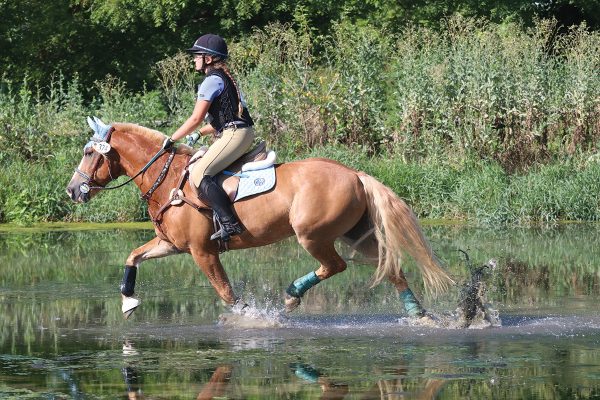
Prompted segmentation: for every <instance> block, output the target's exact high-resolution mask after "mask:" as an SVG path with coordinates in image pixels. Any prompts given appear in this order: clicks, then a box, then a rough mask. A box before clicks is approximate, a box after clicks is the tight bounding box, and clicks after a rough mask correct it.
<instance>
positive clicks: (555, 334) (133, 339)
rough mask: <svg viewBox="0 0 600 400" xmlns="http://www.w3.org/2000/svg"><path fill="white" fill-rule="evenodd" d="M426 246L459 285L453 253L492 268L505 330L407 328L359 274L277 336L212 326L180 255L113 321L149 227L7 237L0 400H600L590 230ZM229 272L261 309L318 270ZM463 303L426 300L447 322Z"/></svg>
mask: <svg viewBox="0 0 600 400" xmlns="http://www.w3.org/2000/svg"><path fill="white" fill-rule="evenodd" d="M426 234H427V235H428V236H429V237H430V238H432V244H433V247H434V248H435V250H436V253H437V254H438V255H439V256H440V257H441V258H442V259H444V260H446V261H447V263H448V268H449V269H450V271H451V273H452V274H453V276H455V277H457V279H458V280H459V281H461V282H466V281H467V280H468V279H470V278H472V275H471V271H470V270H469V268H467V266H466V265H465V262H464V259H463V258H462V256H461V253H460V252H459V251H458V249H464V250H468V253H469V255H470V257H471V259H472V260H473V262H474V264H477V265H481V264H482V263H484V262H486V261H487V260H489V259H490V258H492V257H493V258H497V260H498V264H497V268H496V269H495V270H494V271H493V272H491V274H490V276H489V277H487V278H486V283H487V298H488V299H489V300H490V301H491V302H492V303H493V304H494V306H495V307H494V308H497V309H498V310H499V311H500V315H501V317H502V321H503V326H502V327H499V328H494V329H489V330H483V331H471V330H468V331H466V330H465V331H462V330H432V329H430V328H424V327H412V326H410V325H409V324H407V323H405V319H404V314H403V313H402V311H401V310H402V307H401V304H400V302H399V300H398V299H397V297H396V294H395V291H394V288H392V287H389V286H387V285H381V286H378V287H377V288H375V289H373V290H371V289H368V283H369V280H370V278H371V275H372V270H371V269H370V268H362V267H360V266H357V265H356V264H351V266H350V267H349V268H348V270H346V271H345V272H344V273H343V274H340V275H338V276H336V277H335V278H334V279H332V280H330V281H327V282H325V283H324V284H323V285H322V286H321V285H319V286H317V287H315V289H314V291H313V292H310V293H309V294H307V296H306V297H305V299H304V302H303V305H302V306H301V307H300V309H299V310H298V312H297V313H293V314H291V315H290V316H289V318H287V319H286V320H285V321H284V323H283V324H282V326H281V327H279V328H277V329H275V328H273V327H271V326H264V327H261V328H260V329H250V328H248V327H244V328H240V327H235V326H222V325H218V324H217V321H218V319H219V316H220V315H222V314H223V312H224V311H225V309H224V308H223V306H222V305H221V304H220V301H219V300H218V299H217V297H216V296H215V294H214V292H213V290H212V288H211V287H210V285H209V284H208V282H207V281H206V279H205V278H204V276H203V275H202V274H201V273H200V272H199V271H198V270H197V268H196V267H195V265H194V264H193V261H192V260H191V259H190V258H189V257H188V256H185V255H182V256H176V257H169V258H167V259H163V260H157V261H152V262H148V263H147V264H144V266H143V267H142V268H141V270H140V271H139V276H138V289H139V294H140V297H141V299H142V301H143V304H144V306H143V307H142V308H141V309H140V310H139V313H138V314H137V315H135V316H134V317H133V319H132V320H130V321H123V319H122V316H121V312H120V298H119V294H118V293H119V289H118V284H119V282H120V279H121V275H122V268H123V262H124V259H125V257H126V256H127V255H128V254H129V251H130V250H131V249H132V248H134V247H137V246H138V245H139V244H140V243H143V242H145V241H147V240H148V239H150V238H151V237H152V236H153V233H152V232H151V231H143V230H142V231H88V232H44V233H30V234H29V233H18V234H9V233H0V371H2V373H1V374H0V398H11V397H14V398H25V397H30V398H109V399H113V398H119V397H121V398H127V397H131V398H142V397H144V396H145V397H146V398H169V399H176V398H186V399H187V398H209V397H211V396H212V397H220V396H222V397H228V398H248V397H253V398H290V397H291V398H346V399H355V398H375V399H379V398H384V399H394V398H398V399H400V398H580V399H586V398H598V397H600V383H599V382H600V362H599V361H598V360H600V350H599V347H598V342H599V341H600V317H598V316H597V301H598V288H599V287H600V277H599V275H598V271H597V266H598V265H600V243H597V242H600V233H599V232H598V227H596V226H595V225H577V226H572V225H571V226H561V227H558V228H557V229H555V230H551V231H544V230H539V229H530V230H522V229H519V230H504V231H503V230H489V231H487V230H480V229H473V228H468V227H467V228H464V227H463V228H455V227H439V226H434V227H431V226H430V227H426ZM223 259H224V263H225V265H226V268H227V271H228V273H229V274H230V278H231V280H232V282H233V283H234V285H235V287H236V290H237V291H238V292H239V293H241V294H243V295H244V298H245V299H246V300H247V301H248V302H249V303H251V304H252V305H253V307H254V308H255V309H256V310H266V311H272V310H278V309H281V308H282V293H283V291H284V289H285V288H286V287H287V285H288V284H289V282H290V281H292V280H293V279H295V277H297V276H300V275H302V274H305V273H306V272H308V271H310V270H311V269H314V268H315V265H314V261H313V260H312V259H311V258H310V257H309V256H307V255H305V254H304V253H303V252H302V250H300V249H299V247H298V245H297V244H296V243H294V242H293V241H286V242H283V243H280V244H277V245H274V246H269V247H267V248H264V249H260V250H248V251H240V252H232V253H228V254H225V255H224V257H223ZM408 272H409V274H410V273H411V267H410V266H409V268H408ZM409 279H410V280H411V281H412V282H415V286H416V288H417V290H419V289H418V288H419V282H417V280H416V279H415V275H414V274H411V275H410V276H409ZM472 287H475V286H474V285H472ZM460 296H461V292H460V290H459V288H457V289H456V290H455V291H454V292H452V293H449V294H447V295H446V296H445V297H443V298H440V299H436V300H435V301H434V300H429V303H430V306H431V308H433V309H434V310H437V311H439V312H445V311H453V310H454V308H455V307H456V304H457V302H458V300H459V299H460ZM253 328H256V326H254V327H253ZM123 338H128V339H129V341H128V342H126V343H125V346H123ZM132 343H135V345H133V344H132Z"/></svg>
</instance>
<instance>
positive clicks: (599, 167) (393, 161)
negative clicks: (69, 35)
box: [0, 15, 600, 224]
mask: <svg viewBox="0 0 600 400" xmlns="http://www.w3.org/2000/svg"><path fill="white" fill-rule="evenodd" d="M303 18H304V19H303ZM442 25H443V26H442V27H436V28H435V29H434V28H430V27H427V26H422V25H413V26H409V27H406V28H404V29H402V31H401V32H392V31H390V30H389V29H388V28H386V27H381V28H379V27H373V26H369V25H364V24H358V23H350V22H344V21H342V22H338V23H335V24H334V25H333V26H332V27H331V30H330V32H328V33H326V34H324V33H322V32H319V31H318V30H316V29H314V28H312V27H311V25H310V24H309V23H308V22H307V20H306V18H305V17H303V16H302V15H299V16H297V17H296V19H295V22H294V23H293V24H288V25H285V24H278V23H274V24H270V25H267V26H266V27H264V28H262V29H256V30H254V31H253V32H252V34H249V35H248V36H246V37H244V38H243V39H239V40H237V41H235V42H232V44H231V46H230V53H231V54H232V57H231V61H232V63H233V70H234V72H235V74H236V75H237V76H238V77H239V78H240V82H241V83H242V87H243V90H244V92H245V93H246V98H247V100H248V103H249V105H250V108H251V111H252V113H253V116H254V118H255V120H256V122H257V131H258V132H259V134H260V135H262V137H263V138H264V139H265V140H267V142H268V143H269V146H270V147H272V148H274V149H275V150H276V151H277V152H278V154H279V160H280V161H290V160H294V159H299V158H303V157H307V156H326V157H331V158H333V159H336V160H338V161H341V162H343V163H345V164H347V165H349V166H351V167H354V168H357V169H361V170H364V171H366V172H367V173H369V174H372V175H373V176H375V177H377V178H378V179H380V180H381V181H382V182H384V183H385V184H386V185H388V186H390V187H391V188H392V189H394V190H395V191H396V193H398V194H399V195H400V196H402V197H403V198H405V199H406V200H407V202H408V203H409V204H410V205H411V206H412V207H413V209H414V210H415V211H416V212H417V214H418V215H419V216H420V217H422V218H451V219H461V220H468V221H471V222H474V223H479V224H486V223H487V224H489V223H538V222H553V221H557V220H565V219H566V220H584V221H596V220H599V219H600V204H599V202H598V195H597V194H598V193H600V155H598V149H597V146H598V139H599V137H600V95H599V93H600V75H599V74H598V71H599V70H600V34H599V33H598V32H595V31H590V30H589V29H587V28H586V27H585V25H580V26H579V27H573V28H572V29H570V30H568V31H566V32H564V33H562V34H561V35H557V34H556V33H557V31H558V26H557V23H556V22H553V21H548V20H540V21H537V22H536V24H535V25H534V26H533V27H524V26H522V25H520V24H517V23H512V22H505V23H502V24H496V23H492V22H490V21H487V20H479V19H469V18H464V17H460V16H455V17H452V18H449V19H447V20H445V22H444V23H443V24H442ZM200 79H201V77H200V76H199V75H197V74H194V73H193V71H192V63H191V60H190V59H189V57H187V56H185V55H183V54H181V53H174V54H172V55H171V56H169V57H166V58H164V59H163V60H161V61H160V62H158V63H156V64H155V65H153V81H152V82H147V85H146V86H145V88H144V89H142V90H137V91H132V90H131V89H129V88H128V85H127V82H124V81H122V80H121V79H119V78H117V77H115V76H106V77H105V78H104V79H101V80H96V81H95V83H94V85H93V88H90V87H88V86H86V85H84V84H82V83H81V82H82V80H81V79H80V78H78V77H77V76H73V77H69V78H65V77H63V76H61V75H60V73H59V71H57V72H56V73H55V74H48V75H47V76H46V78H45V79H44V80H36V81H33V80H30V79H28V78H25V79H24V80H23V81H22V82H19V83H14V82H12V83H11V82H10V81H5V82H4V86H3V87H2V89H1V90H0V149H1V152H0V168H1V170H2V173H1V174H0V222H15V223H23V224H26V223H31V222H37V221H92V222H105V221H141V220H146V219H147V214H146V210H145V205H144V203H143V202H142V201H141V200H139V197H138V193H137V189H136V188H135V187H133V186H129V187H126V188H124V189H121V190H119V191H115V192H114V193H103V194H101V195H100V196H98V197H97V198H96V199H94V200H93V201H92V202H91V203H89V204H86V205H75V204H71V203H70V201H69V199H68V198H67V196H66V195H65V194H64V188H65V186H66V184H67V182H68V181H69V179H70V177H71V176H72V174H73V169H74V167H75V166H76V165H77V164H78V163H79V160H80V157H81V154H82V148H83V145H84V144H85V143H86V141H87V140H88V138H89V137H90V136H91V133H90V131H89V128H87V126H86V123H85V117H86V116H87V115H96V116H98V117H100V118H101V119H103V120H104V121H105V122H109V123H110V122H116V121H125V122H135V123H138V124H141V125H144V126H147V127H151V128H155V129H158V130H160V131H162V132H165V133H166V134H171V133H172V132H173V130H174V129H175V127H176V126H177V125H178V124H180V123H181V122H182V121H183V120H184V119H185V118H186V117H187V116H188V115H189V112H190V111H191V108H192V107H193V99H194V87H195V85H196V84H197V83H198V82H199V80H200ZM90 93H95V95H94V96H93V98H91V99H89V98H88V96H89V94H90ZM324 173H326V171H324Z"/></svg>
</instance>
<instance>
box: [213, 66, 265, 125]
mask: <svg viewBox="0 0 600 400" xmlns="http://www.w3.org/2000/svg"><path fill="white" fill-rule="evenodd" d="M211 75H217V76H218V77H220V78H221V79H223V82H224V84H225V86H224V87H223V91H222V92H221V94H220V95H219V96H217V97H216V98H215V99H214V100H213V101H212V103H211V104H210V107H209V109H208V114H209V115H210V116H211V118H212V119H211V121H210V124H211V125H212V127H213V128H215V130H216V131H217V132H221V131H222V130H223V129H224V127H225V126H226V125H227V124H229V123H231V122H240V123H245V124H247V125H248V126H252V125H254V122H253V121H252V118H251V117H250V113H249V112H248V109H247V108H246V107H244V108H243V111H242V115H238V111H239V107H238V106H239V103H240V99H239V98H238V94H237V91H236V90H235V86H234V84H233V82H232V81H231V79H230V78H229V76H228V75H227V74H226V73H225V72H224V71H223V70H221V69H218V68H214V69H213V70H212V71H210V72H209V73H208V74H207V75H206V76H207V77H209V76H211Z"/></svg>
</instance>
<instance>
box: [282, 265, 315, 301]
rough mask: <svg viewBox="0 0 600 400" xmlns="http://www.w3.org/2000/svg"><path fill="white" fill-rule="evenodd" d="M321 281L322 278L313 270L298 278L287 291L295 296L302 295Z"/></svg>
mask: <svg viewBox="0 0 600 400" xmlns="http://www.w3.org/2000/svg"><path fill="white" fill-rule="evenodd" d="M319 282H321V279H319V277H318V276H317V274H316V273H315V271H312V272H310V273H308V274H306V275H304V276H303V277H301V278H298V279H296V280H295V281H294V282H293V283H292V284H291V285H290V286H289V287H288V288H287V290H286V293H287V294H289V295H290V296H293V297H302V295H303V294H304V293H306V291H307V290H308V289H310V288H311V287H313V286H315V285H316V284H317V283H319Z"/></svg>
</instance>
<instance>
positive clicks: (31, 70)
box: [0, 0, 600, 89]
mask: <svg viewBox="0 0 600 400" xmlns="http://www.w3.org/2000/svg"><path fill="white" fill-rule="evenodd" d="M456 13H459V14H462V15H464V16H469V17H485V18H486V19H488V20H490V21H492V22H502V21H507V20H521V21H524V23H525V24H526V25H527V24H528V23H531V22H532V21H533V18H534V16H535V15H539V16H541V17H556V18H557V19H558V20H559V22H562V23H563V24H564V25H565V26H568V25H572V24H578V23H581V22H582V21H584V20H585V21H586V22H587V25H588V26H589V27H591V28H592V29H597V28H598V27H600V5H599V2H598V1H596V0H543V1H540V2H530V1H525V0H507V1H503V2H497V1H491V0H466V1H462V2H456V1H452V0H410V1H409V0H397V1H387V0H20V1H14V0H0V18H1V20H2V22H3V23H2V24H0V75H2V77H3V81H15V82H22V81H23V79H24V77H25V76H28V77H29V81H30V82H37V83H40V84H41V85H44V84H45V82H47V81H48V80H49V79H48V77H49V75H51V74H53V73H55V72H57V71H60V72H61V73H62V74H63V75H64V76H65V77H66V78H67V79H69V78H71V77H73V76H75V75H76V74H79V77H80V78H79V79H80V81H81V82H82V84H83V85H84V87H86V88H91V87H93V82H94V81H96V80H100V79H103V78H104V77H105V76H106V75H108V74H110V75H113V76H118V77H119V78H121V79H122V80H123V81H125V82H127V84H128V85H129V86H130V87H132V88H135V89H140V88H142V87H143V85H144V82H145V81H149V79H148V78H149V76H150V74H151V66H152V65H153V64H154V63H156V62H157V61H158V60H161V59H163V58H164V57H165V56H170V55H173V54H175V53H176V52H177V51H178V50H181V49H182V48H186V47H188V46H189V45H190V44H191V43H192V42H193V40H194V39H195V38H196V37H197V36H198V35H200V34H202V33H206V32H215V33H218V34H221V35H222V36H224V37H226V38H227V39H229V40H232V39H233V40H236V39H239V38H241V37H243V36H245V35H247V34H249V33H251V32H252V31H253V30H254V29H255V28H262V27H264V26H266V25H267V24H269V23H273V22H280V23H293V22H295V21H304V23H306V24H307V25H308V28H309V29H312V30H316V31H317V32H320V33H322V34H327V33H330V31H331V29H332V27H333V26H334V25H335V22H336V21H342V20H344V21H349V22H352V23H357V24H359V25H370V26H373V27H377V28H385V29H387V30H388V31H390V32H399V31H401V30H402V28H403V27H405V26H406V25H407V24H413V25H415V24H416V25H425V26H429V27H433V28H435V27H436V26H439V25H440V24H443V23H444V20H445V17H447V16H449V15H452V14H456Z"/></svg>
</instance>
